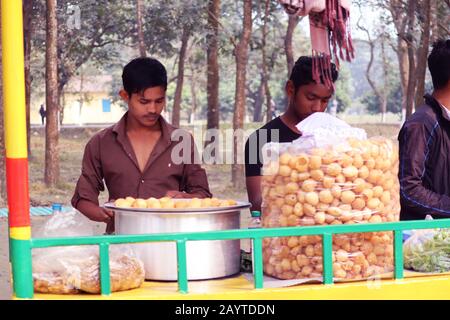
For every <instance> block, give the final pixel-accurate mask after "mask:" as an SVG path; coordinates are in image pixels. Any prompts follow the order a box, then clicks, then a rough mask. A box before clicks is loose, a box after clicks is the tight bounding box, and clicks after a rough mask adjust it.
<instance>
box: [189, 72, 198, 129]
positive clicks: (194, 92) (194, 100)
mask: <svg viewBox="0 0 450 320" xmlns="http://www.w3.org/2000/svg"><path fill="white" fill-rule="evenodd" d="M191 70H192V78H191V81H190V82H191V86H190V87H191V96H192V112H191V116H190V117H189V123H190V124H194V121H195V113H196V112H197V106H198V101H197V88H196V86H195V82H196V81H197V78H196V76H195V71H194V68H191Z"/></svg>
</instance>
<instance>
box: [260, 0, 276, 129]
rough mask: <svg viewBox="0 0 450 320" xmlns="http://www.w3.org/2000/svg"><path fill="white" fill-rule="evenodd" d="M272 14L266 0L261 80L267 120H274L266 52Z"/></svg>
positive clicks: (268, 1) (268, 2)
mask: <svg viewBox="0 0 450 320" xmlns="http://www.w3.org/2000/svg"><path fill="white" fill-rule="evenodd" d="M269 14H270V0H266V1H265V5H264V19H263V21H264V22H263V27H262V32H261V33H262V37H261V38H262V45H261V58H262V61H261V65H262V68H261V81H262V83H263V86H264V93H265V94H266V110H267V112H266V121H267V122H269V121H270V120H272V114H273V110H272V109H273V108H272V96H271V94H270V88H269V77H270V76H269V73H268V70H267V64H268V63H267V62H268V61H267V54H266V45H267V41H266V39H267V21H268V19H269Z"/></svg>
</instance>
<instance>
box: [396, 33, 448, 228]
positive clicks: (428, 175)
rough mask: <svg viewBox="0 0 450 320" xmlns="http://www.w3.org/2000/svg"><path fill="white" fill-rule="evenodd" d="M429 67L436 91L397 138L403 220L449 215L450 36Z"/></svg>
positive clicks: (440, 44)
mask: <svg viewBox="0 0 450 320" xmlns="http://www.w3.org/2000/svg"><path fill="white" fill-rule="evenodd" d="M428 68H429V70H430V73H431V78H432V80H433V87H434V91H433V93H432V94H431V95H428V94H427V95H425V104H424V105H422V106H421V107H420V108H418V109H417V112H415V113H414V114H413V115H412V116H411V117H410V118H409V119H408V120H407V121H406V122H405V124H404V125H403V127H402V129H401V130H400V134H399V137H398V139H399V143H400V167H399V173H398V176H399V180H400V204H401V212H400V219H401V220H421V219H424V218H425V216H426V215H431V216H432V217H433V218H435V219H436V218H450V39H448V40H445V41H442V40H441V41H438V42H436V43H435V44H434V45H433V50H432V51H431V54H430V55H429V57H428Z"/></svg>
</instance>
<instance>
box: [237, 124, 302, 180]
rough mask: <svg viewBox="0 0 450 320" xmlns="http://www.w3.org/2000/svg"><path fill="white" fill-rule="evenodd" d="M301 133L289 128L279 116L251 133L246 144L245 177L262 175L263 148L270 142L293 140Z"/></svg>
mask: <svg viewBox="0 0 450 320" xmlns="http://www.w3.org/2000/svg"><path fill="white" fill-rule="evenodd" d="M300 136H301V134H300V133H298V132H295V131H293V130H292V129H291V128H289V127H288V126H287V125H286V124H285V123H284V122H283V120H281V117H277V118H275V119H273V120H272V121H270V122H268V123H266V124H265V125H264V126H262V127H261V128H259V129H258V130H256V131H255V132H253V133H252V134H251V136H250V137H249V139H248V140H247V143H246V144H245V177H255V176H261V175H262V167H263V153H262V148H263V147H264V145H265V144H266V143H269V142H280V143H282V142H292V141H294V140H296V139H298V138H300Z"/></svg>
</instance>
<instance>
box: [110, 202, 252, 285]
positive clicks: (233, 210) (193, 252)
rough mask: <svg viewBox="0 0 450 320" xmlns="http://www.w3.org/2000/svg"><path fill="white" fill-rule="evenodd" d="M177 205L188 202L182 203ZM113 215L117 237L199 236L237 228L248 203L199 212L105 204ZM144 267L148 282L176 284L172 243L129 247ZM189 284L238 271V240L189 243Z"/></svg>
mask: <svg viewBox="0 0 450 320" xmlns="http://www.w3.org/2000/svg"><path fill="white" fill-rule="evenodd" d="M176 201H187V200H184V199H180V200H176ZM104 206H105V208H107V209H110V210H112V211H113V212H114V217H115V229H116V234H121V235H130V234H155V233H175V232H199V231H200V232H201V231H215V230H229V229H239V228H240V213H241V210H243V209H247V208H249V207H250V203H248V202H241V201H238V202H237V205H235V206H229V207H218V208H199V209H140V208H118V207H116V206H114V204H113V203H107V204H105V205H104ZM132 246H133V248H134V250H135V252H136V253H137V255H138V257H139V258H140V259H141V260H142V262H143V263H144V267H145V278H146V279H148V280H165V281H175V280H177V258H176V257H177V256H176V245H175V243H174V242H157V243H147V244H133V245H132ZM186 256H187V276H188V279H189V280H205V279H214V278H221V277H226V276H230V275H233V274H236V273H238V272H239V269H240V240H226V241H189V242H187V245H186Z"/></svg>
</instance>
